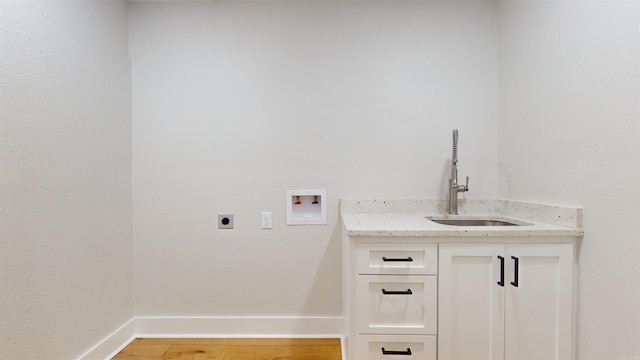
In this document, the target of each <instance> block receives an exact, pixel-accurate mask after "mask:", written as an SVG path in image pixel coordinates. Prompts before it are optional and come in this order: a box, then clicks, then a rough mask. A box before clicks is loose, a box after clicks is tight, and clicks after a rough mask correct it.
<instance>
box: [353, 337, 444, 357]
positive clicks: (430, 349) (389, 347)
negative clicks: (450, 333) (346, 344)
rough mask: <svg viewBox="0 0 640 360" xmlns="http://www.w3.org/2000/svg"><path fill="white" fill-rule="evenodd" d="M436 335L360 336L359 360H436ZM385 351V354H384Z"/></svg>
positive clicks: (357, 341)
mask: <svg viewBox="0 0 640 360" xmlns="http://www.w3.org/2000/svg"><path fill="white" fill-rule="evenodd" d="M436 343H437V341H436V337H435V336H434V335H422V336H416V335H413V336H407V335H386V336H385V335H358V337H357V339H356V349H357V353H358V360H383V359H384V360H389V359H411V360H436ZM383 349H384V353H383Z"/></svg>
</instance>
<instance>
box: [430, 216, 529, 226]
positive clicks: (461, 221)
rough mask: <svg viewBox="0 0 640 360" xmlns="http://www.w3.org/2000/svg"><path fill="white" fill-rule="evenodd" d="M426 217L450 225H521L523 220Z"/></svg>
mask: <svg viewBox="0 0 640 360" xmlns="http://www.w3.org/2000/svg"><path fill="white" fill-rule="evenodd" d="M427 219H429V220H431V221H433V222H435V223H438V224H442V225H452V226H523V225H529V224H527V223H523V222H516V221H506V220H502V219H492V218H458V219H456V218H439V217H430V216H427Z"/></svg>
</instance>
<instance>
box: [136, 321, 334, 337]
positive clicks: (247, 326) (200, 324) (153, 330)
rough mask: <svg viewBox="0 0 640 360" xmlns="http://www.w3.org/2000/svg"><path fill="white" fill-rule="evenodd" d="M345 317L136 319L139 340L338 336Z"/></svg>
mask: <svg viewBox="0 0 640 360" xmlns="http://www.w3.org/2000/svg"><path fill="white" fill-rule="evenodd" d="M341 329H342V317H289V316H284V317H239V316H230V317H227V316H221V317H218V316H216V317H208V316H203V317H169V316H163V317H137V318H136V334H137V336H138V337H196V338H197V337H200V338H203V337H294V338H304V337H321V338H326V337H337V338H339V337H340V336H341V333H342V332H341Z"/></svg>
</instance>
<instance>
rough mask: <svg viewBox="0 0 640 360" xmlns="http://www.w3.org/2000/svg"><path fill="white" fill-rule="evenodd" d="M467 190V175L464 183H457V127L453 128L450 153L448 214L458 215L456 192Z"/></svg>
mask: <svg viewBox="0 0 640 360" xmlns="http://www.w3.org/2000/svg"><path fill="white" fill-rule="evenodd" d="M465 191H469V177H468V176H467V182H466V185H458V129H453V154H452V155H451V177H450V178H449V209H448V212H449V214H450V215H458V193H459V192H465Z"/></svg>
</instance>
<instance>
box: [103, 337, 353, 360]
mask: <svg viewBox="0 0 640 360" xmlns="http://www.w3.org/2000/svg"><path fill="white" fill-rule="evenodd" d="M125 359H127V360H132V359H135V360H187V359H188V360H211V359H215V360H341V351H340V339H135V340H134V341H133V342H131V343H130V344H129V345H127V347H126V348H124V349H123V350H122V351H121V352H120V353H118V355H116V357H114V358H113V360H125Z"/></svg>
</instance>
